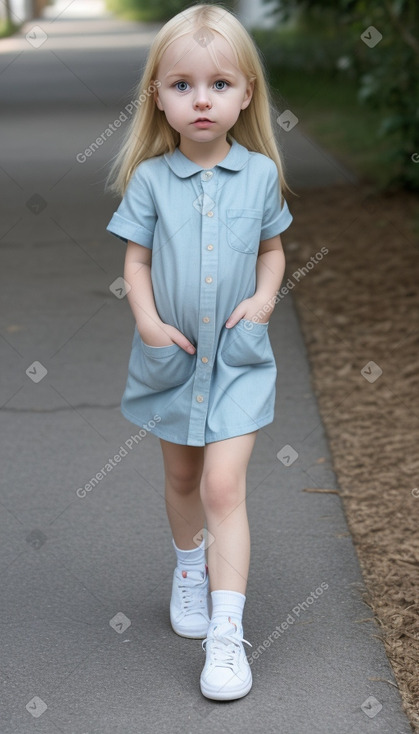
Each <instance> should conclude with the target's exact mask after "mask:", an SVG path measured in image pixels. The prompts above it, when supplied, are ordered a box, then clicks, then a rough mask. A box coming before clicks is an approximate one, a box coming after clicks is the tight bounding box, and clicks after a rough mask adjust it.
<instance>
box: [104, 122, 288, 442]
mask: <svg viewBox="0 0 419 734" xmlns="http://www.w3.org/2000/svg"><path fill="white" fill-rule="evenodd" d="M229 142H230V143H231V147H230V150H229V152H228V153H227V155H226V157H225V158H224V160H222V161H221V162H220V163H218V164H217V165H216V166H214V167H213V168H211V169H210V170H205V169H203V168H202V167H201V166H199V165H198V164H196V163H194V162H193V161H191V160H190V159H189V158H187V157H186V156H185V155H184V154H183V153H181V151H180V150H179V148H176V149H175V151H174V152H173V153H164V154H162V155H159V156H156V157H154V158H150V159H147V160H145V161H142V162H141V163H140V164H139V165H138V166H137V168H136V170H135V172H134V173H133V175H132V177H131V179H130V182H129V184H128V187H127V189H126V191H125V194H124V197H123V199H122V201H121V203H120V205H119V207H118V209H117V211H116V212H115V213H114V214H113V216H112V219H111V220H110V222H109V224H108V226H107V230H108V231H109V232H111V233H112V234H114V235H115V236H117V237H119V238H120V239H121V240H123V241H124V242H127V241H128V240H132V241H133V242H136V243H138V244H140V245H143V246H144V247H148V248H150V249H152V259H151V279H152V285H153V291H154V299H155V303H156V308H157V312H158V314H159V316H160V318H161V319H162V321H164V322H165V323H167V324H171V325H173V326H175V327H176V328H178V329H179V330H180V331H181V332H182V333H183V334H185V336H186V337H187V338H188V339H189V340H190V341H191V342H192V344H194V346H195V347H196V353H195V354H193V355H191V354H188V353H187V352H185V351H184V350H183V349H182V348H181V347H179V346H178V345H177V344H170V345H168V346H163V347H153V346H150V345H149V344H146V343H145V342H144V341H143V340H142V339H141V337H140V334H139V332H138V329H137V327H136V326H135V328H134V337H133V341H132V348H131V355H130V358H129V364H128V377H127V382H126V387H125V391H124V394H123V396H122V401H121V412H122V414H123V415H124V416H125V418H127V419H128V420H129V421H131V422H132V423H134V424H136V425H138V426H142V427H144V428H146V429H147V430H150V431H151V433H154V434H155V435H156V436H158V437H160V438H163V439H165V440H166V441H171V442H173V443H178V444H183V445H188V446H204V445H205V444H207V443H211V442H213V441H220V440H222V439H226V438H231V437H233V436H239V435H242V434H244V433H250V432H251V431H255V430H257V429H258V428H262V427H263V426H265V425H267V424H269V423H271V422H272V421H273V418H274V403H275V384H276V376H277V370H276V364H275V358H274V354H273V351H272V347H271V344H270V340H269V334H268V324H267V323H260V322H252V321H248V320H246V319H241V320H240V321H239V322H238V323H237V324H236V325H235V326H233V327H232V328H230V329H227V327H226V326H225V322H226V321H227V319H228V317H229V316H230V314H231V312H232V311H233V310H234V309H235V307H236V306H237V305H238V304H239V303H240V302H241V301H242V300H244V299H245V298H249V297H251V296H253V295H254V293H255V290H256V262H257V257H258V250H259V245H260V242H261V240H266V239H269V238H270V237H274V236H275V235H277V234H280V233H281V232H283V231H284V230H285V229H287V227H288V226H289V225H290V224H291V222H292V216H291V214H290V212H289V209H288V206H287V203H286V202H285V201H284V200H283V204H282V208H281V200H280V194H279V183H278V171H277V168H276V165H275V163H274V161H273V160H271V159H270V158H269V157H267V156H265V155H262V154H261V153H256V152H253V151H248V150H247V148H245V147H244V146H242V145H241V144H240V143H238V142H237V141H236V140H235V139H234V138H232V137H229ZM156 416H157V418H156Z"/></svg>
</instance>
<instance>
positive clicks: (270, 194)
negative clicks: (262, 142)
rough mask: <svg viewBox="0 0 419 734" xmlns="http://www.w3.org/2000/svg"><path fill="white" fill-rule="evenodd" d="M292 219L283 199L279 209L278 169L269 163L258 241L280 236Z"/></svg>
mask: <svg viewBox="0 0 419 734" xmlns="http://www.w3.org/2000/svg"><path fill="white" fill-rule="evenodd" d="M292 219H293V217H292V215H291V212H290V210H289V209H288V205H287V202H286V201H285V199H283V204H282V208H281V197H280V191H279V177H278V169H277V167H276V164H275V162H274V161H270V165H269V170H268V183H267V187H266V194H265V207H264V212H263V220H262V228H261V236H260V239H261V240H268V239H270V238H271V237H275V235H277V234H281V232H283V231H284V230H285V229H287V228H288V227H289V226H290V224H291V222H292Z"/></svg>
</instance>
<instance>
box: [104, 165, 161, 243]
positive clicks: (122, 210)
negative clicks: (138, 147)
mask: <svg viewBox="0 0 419 734" xmlns="http://www.w3.org/2000/svg"><path fill="white" fill-rule="evenodd" d="M156 220H157V213H156V208H155V205H154V201H153V197H152V195H151V192H150V187H149V185H148V183H147V180H146V177H145V175H144V171H143V170H142V166H141V163H140V165H139V166H137V168H136V169H135V171H134V173H133V175H132V177H131V179H130V182H129V184H128V186H127V188H126V190H125V194H124V197H123V199H122V201H121V203H120V205H119V207H118V209H117V210H116V212H114V214H113V216H112V219H111V221H110V222H109V224H108V226H107V227H106V229H107V231H108V232H110V233H111V234H114V235H115V236H116V237H119V239H121V240H123V241H124V242H127V241H128V240H132V242H136V243H137V244H139V245H143V247H148V248H150V249H151V248H152V247H153V235H154V228H155V224H156Z"/></svg>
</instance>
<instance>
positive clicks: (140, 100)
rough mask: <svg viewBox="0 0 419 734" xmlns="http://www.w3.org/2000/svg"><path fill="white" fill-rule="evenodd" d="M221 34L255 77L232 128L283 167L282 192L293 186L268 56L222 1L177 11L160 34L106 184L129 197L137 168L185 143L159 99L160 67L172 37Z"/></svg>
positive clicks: (249, 77)
mask: <svg viewBox="0 0 419 734" xmlns="http://www.w3.org/2000/svg"><path fill="white" fill-rule="evenodd" d="M208 29H209V31H210V32H211V31H213V32H215V33H219V34H220V35H221V36H223V38H225V40H226V41H228V43H229V44H230V46H231V48H232V50H233V53H234V55H235V58H236V63H237V66H238V68H239V69H240V70H241V72H242V73H243V74H244V75H245V77H246V78H247V80H248V83H249V82H254V87H253V95H252V99H251V101H250V104H249V105H248V106H247V107H246V108H245V109H243V110H241V112H240V115H239V117H238V119H237V121H236V122H235V124H234V125H233V127H232V128H230V130H229V131H228V133H227V137H230V142H231V137H233V138H234V139H235V140H236V141H237V142H238V143H240V144H241V145H243V146H244V147H245V148H247V149H248V150H249V151H255V152H257V153H263V154H264V155H266V156H268V157H269V158H271V159H272V160H273V161H274V162H275V164H276V166H277V168H278V177H279V187H280V192H281V194H282V192H283V191H284V189H288V190H290V189H289V187H288V186H287V184H286V181H285V177H284V172H283V165H282V161H281V156H280V154H279V151H278V148H277V145H276V142H275V133H274V130H273V123H272V119H271V109H272V108H273V104H272V99H271V95H270V91H269V88H268V85H267V82H266V79H265V72H264V67H263V64H262V61H261V59H260V57H259V54H258V51H257V49H256V46H255V44H254V42H253V40H252V38H251V36H250V35H249V33H248V32H247V30H246V29H245V28H244V27H243V25H242V24H241V23H240V21H239V20H238V19H237V18H236V17H235V16H234V15H233V14H232V13H231V12H230V11H228V10H226V9H225V8H223V7H222V6H221V5H203V4H200V5H193V6H191V7H189V8H187V9H186V10H183V11H182V12H180V13H178V14H177V15H175V16H174V17H173V18H171V19H170V20H169V21H168V22H167V23H165V25H164V26H163V27H162V28H161V29H160V31H159V32H158V33H157V35H156V36H155V38H154V40H153V42H152V44H151V47H150V51H149V55H148V59H147V63H146V66H145V69H144V73H143V76H142V78H141V81H140V83H139V85H138V88H137V90H136V99H135V102H136V109H135V112H134V114H133V117H132V119H131V121H130V123H129V128H128V131H127V133H126V136H125V139H124V142H123V145H122V147H121V149H120V151H119V153H118V154H117V155H116V156H115V158H114V162H113V164H112V167H111V170H110V173H109V176H108V178H107V181H106V186H107V188H108V189H110V190H111V191H113V192H115V193H117V194H119V195H121V196H123V194H124V193H125V190H126V188H127V186H128V183H129V180H130V178H131V176H132V174H133V173H134V170H135V169H136V167H137V166H138V165H139V164H140V163H141V161H144V160H146V159H148V158H153V157H154V156H158V155H162V154H163V153H167V152H169V153H173V152H174V150H175V148H176V147H177V146H178V145H179V143H180V134H179V133H178V132H177V131H176V130H174V129H173V128H172V127H171V126H170V125H169V123H168V122H167V120H166V116H165V114H164V112H163V111H162V110H159V108H158V107H157V104H156V103H155V100H154V95H153V92H154V90H155V89H156V88H158V86H159V81H158V79H157V78H156V77H157V69H158V66H159V63H160V60H161V58H162V56H163V54H164V52H165V50H166V48H167V47H168V46H169V44H170V43H172V41H174V40H176V39H178V38H181V37H182V36H184V35H186V34H189V33H191V32H196V31H202V30H204V31H207V30H208Z"/></svg>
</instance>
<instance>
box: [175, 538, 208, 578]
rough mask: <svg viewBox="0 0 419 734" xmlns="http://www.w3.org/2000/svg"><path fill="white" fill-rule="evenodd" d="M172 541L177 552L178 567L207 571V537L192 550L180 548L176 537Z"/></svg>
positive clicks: (182, 569) (186, 569)
mask: <svg viewBox="0 0 419 734" xmlns="http://www.w3.org/2000/svg"><path fill="white" fill-rule="evenodd" d="M172 543H173V547H174V549H175V552H176V558H177V567H178V568H179V569H180V570H181V571H192V570H193V571H205V564H206V560H205V538H203V540H202V543H201V545H198V546H197V548H192V549H191V550H182V549H181V548H178V547H177V545H176V543H175V541H174V538H172Z"/></svg>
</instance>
